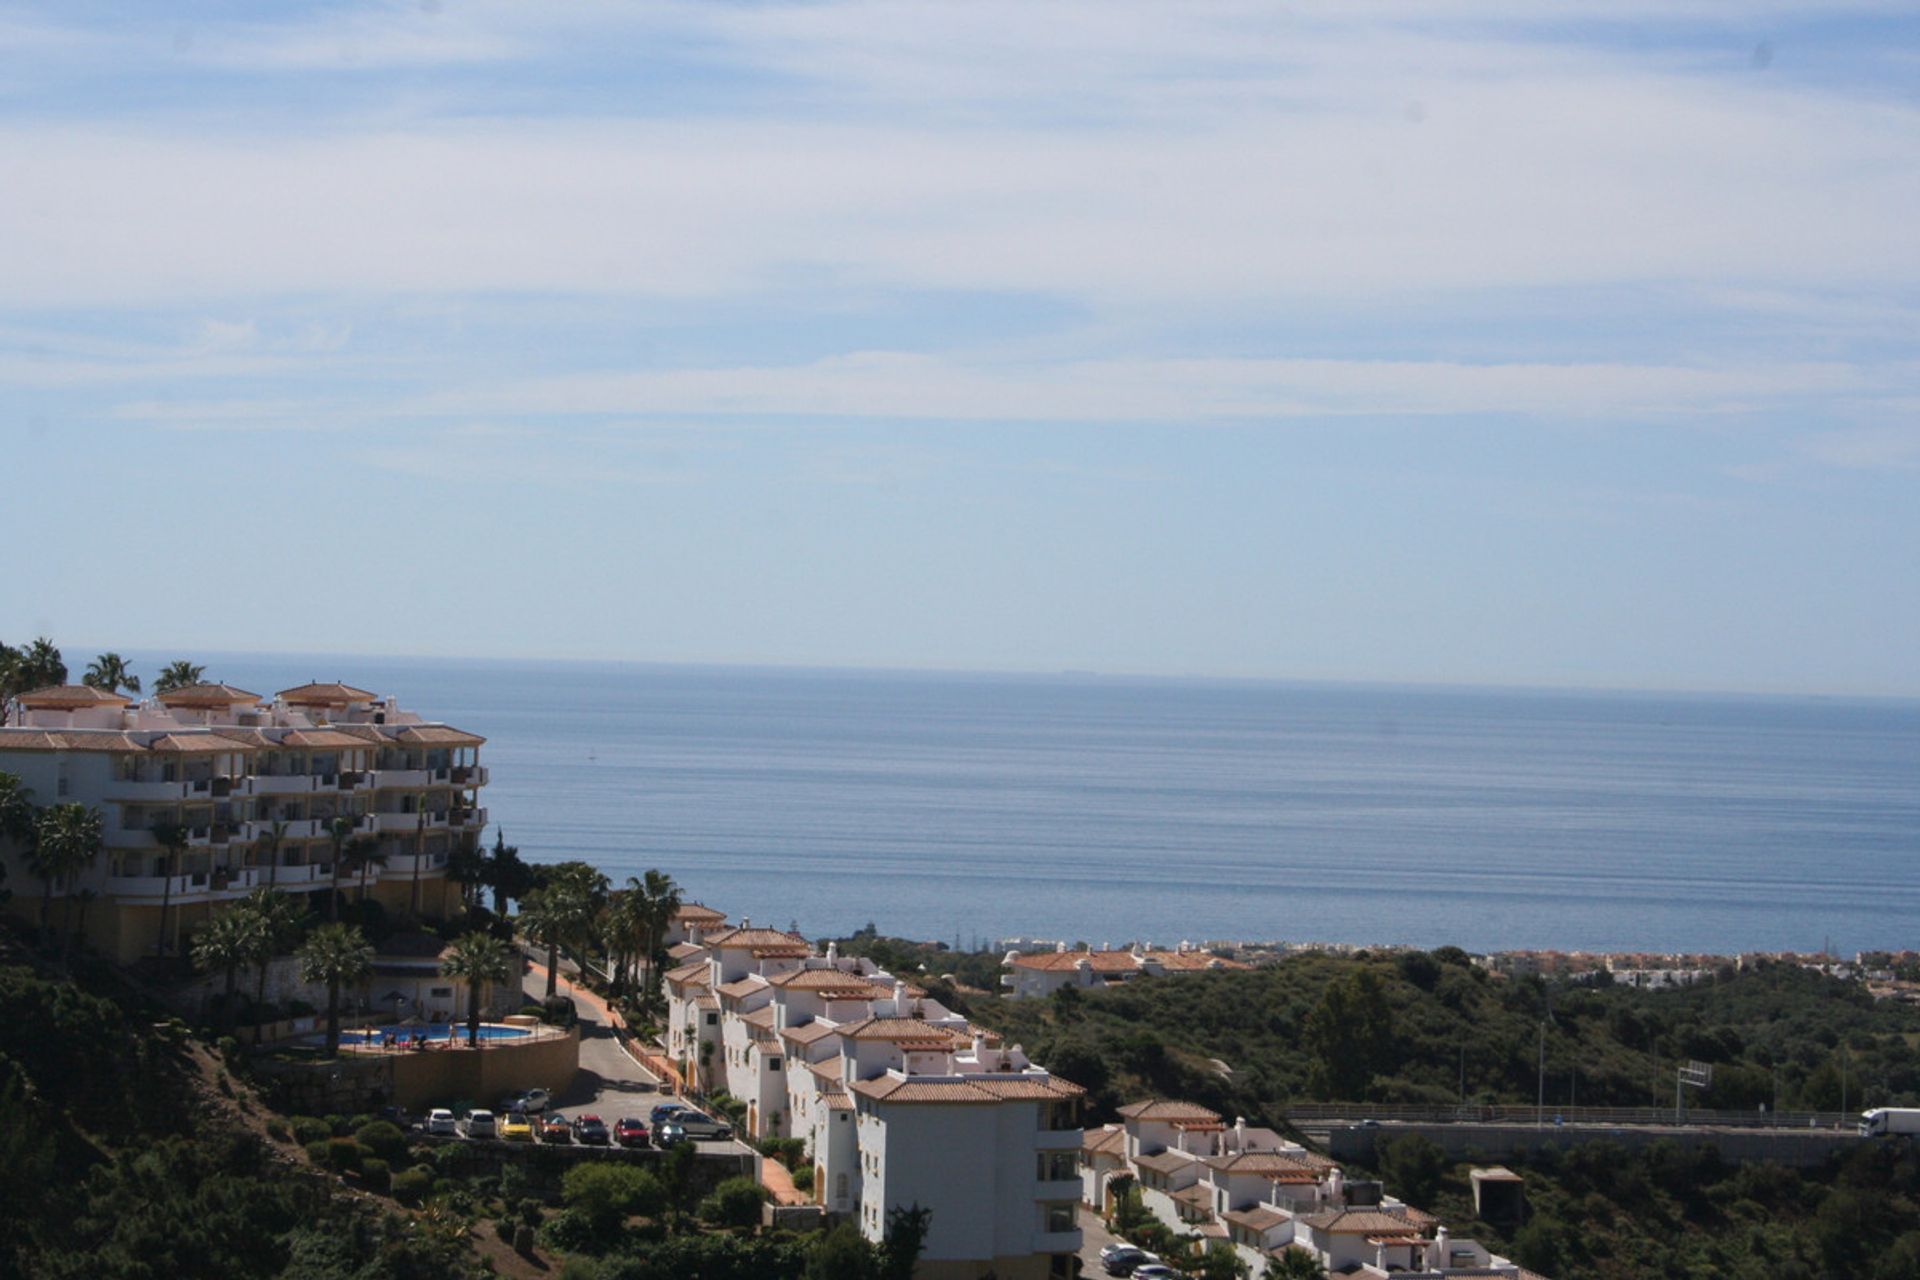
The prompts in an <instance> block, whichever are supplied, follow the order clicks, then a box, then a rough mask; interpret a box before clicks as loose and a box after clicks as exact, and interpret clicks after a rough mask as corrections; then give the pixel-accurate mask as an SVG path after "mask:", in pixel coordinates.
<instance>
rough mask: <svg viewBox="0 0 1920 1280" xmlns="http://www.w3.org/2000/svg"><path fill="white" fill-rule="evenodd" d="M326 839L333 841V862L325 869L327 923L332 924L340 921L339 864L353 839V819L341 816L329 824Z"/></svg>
mask: <svg viewBox="0 0 1920 1280" xmlns="http://www.w3.org/2000/svg"><path fill="white" fill-rule="evenodd" d="M327 839H329V840H331V841H333V862H332V864H331V865H330V866H328V868H327V923H329V924H332V923H334V922H335V921H337V920H339V919H340V863H341V862H342V861H343V860H344V859H345V858H346V856H347V842H348V841H350V840H352V839H353V819H352V818H349V817H346V816H345V815H342V816H341V817H338V818H335V819H334V820H333V821H332V822H329V823H328V824H327Z"/></svg>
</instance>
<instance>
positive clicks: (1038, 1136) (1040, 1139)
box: [1033, 1129, 1080, 1151]
mask: <svg viewBox="0 0 1920 1280" xmlns="http://www.w3.org/2000/svg"><path fill="white" fill-rule="evenodd" d="M1033 1148H1034V1150H1036V1151H1078V1150H1079V1149H1080V1130H1078V1129H1041V1130H1040V1131H1039V1132H1037V1133H1035V1134H1034V1135H1033Z"/></svg>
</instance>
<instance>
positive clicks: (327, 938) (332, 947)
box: [295, 924, 373, 1057]
mask: <svg viewBox="0 0 1920 1280" xmlns="http://www.w3.org/2000/svg"><path fill="white" fill-rule="evenodd" d="M295 958H296V959H298V961H299V963H300V980H301V981H302V982H324V983H326V984H327V1055H328V1056H329V1057H331V1056H333V1055H334V1054H337V1053H339V1052H340V988H341V987H343V986H346V985H349V984H352V983H358V982H362V981H364V980H365V979H366V976H367V975H368V974H369V973H372V972H373V944H372V943H370V942H368V941H367V940H366V937H365V936H364V935H363V934H361V932H360V931H359V930H358V929H355V928H353V927H352V926H351V925H344V924H324V925H321V926H320V927H319V928H318V929H315V930H314V931H313V933H312V934H311V935H310V936H309V937H308V938H307V940H306V942H305V944H303V945H302V946H301V948H300V950H299V951H298V952H296V953H295Z"/></svg>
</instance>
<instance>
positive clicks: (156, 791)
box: [107, 779, 187, 804]
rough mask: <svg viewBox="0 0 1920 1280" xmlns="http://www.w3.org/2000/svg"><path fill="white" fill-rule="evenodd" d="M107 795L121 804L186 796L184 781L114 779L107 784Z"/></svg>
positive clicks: (154, 801)
mask: <svg viewBox="0 0 1920 1280" xmlns="http://www.w3.org/2000/svg"><path fill="white" fill-rule="evenodd" d="M107 797H108V798H109V799H112V800H118V801H119V802H120V803H122V804H157V803H165V802H168V801H172V802H175V803H177V802H179V801H181V800H184V799H186V798H187V784H186V783H184V782H149V781H135V780H132V779H129V780H126V781H118V780H116V781H114V782H110V783H108V784H107Z"/></svg>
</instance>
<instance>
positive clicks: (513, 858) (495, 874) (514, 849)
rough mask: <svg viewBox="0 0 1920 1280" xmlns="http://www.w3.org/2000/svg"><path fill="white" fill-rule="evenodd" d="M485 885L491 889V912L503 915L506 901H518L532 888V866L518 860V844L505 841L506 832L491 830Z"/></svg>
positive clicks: (505, 909)
mask: <svg viewBox="0 0 1920 1280" xmlns="http://www.w3.org/2000/svg"><path fill="white" fill-rule="evenodd" d="M486 883H487V887H488V888H490V889H492V890H493V914H495V915H497V916H505V915H506V914H507V901H508V899H512V900H513V901H515V902H518V901H519V900H520V899H521V898H522V897H524V896H526V894H527V892H528V890H530V889H532V888H533V868H532V867H530V866H528V865H527V864H526V863H524V862H522V861H520V850H519V848H518V846H515V845H510V844H508V843H507V833H506V832H505V831H503V830H501V829H499V828H497V827H496V828H495V829H494V832H493V856H492V857H491V858H489V859H487V871H486Z"/></svg>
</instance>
